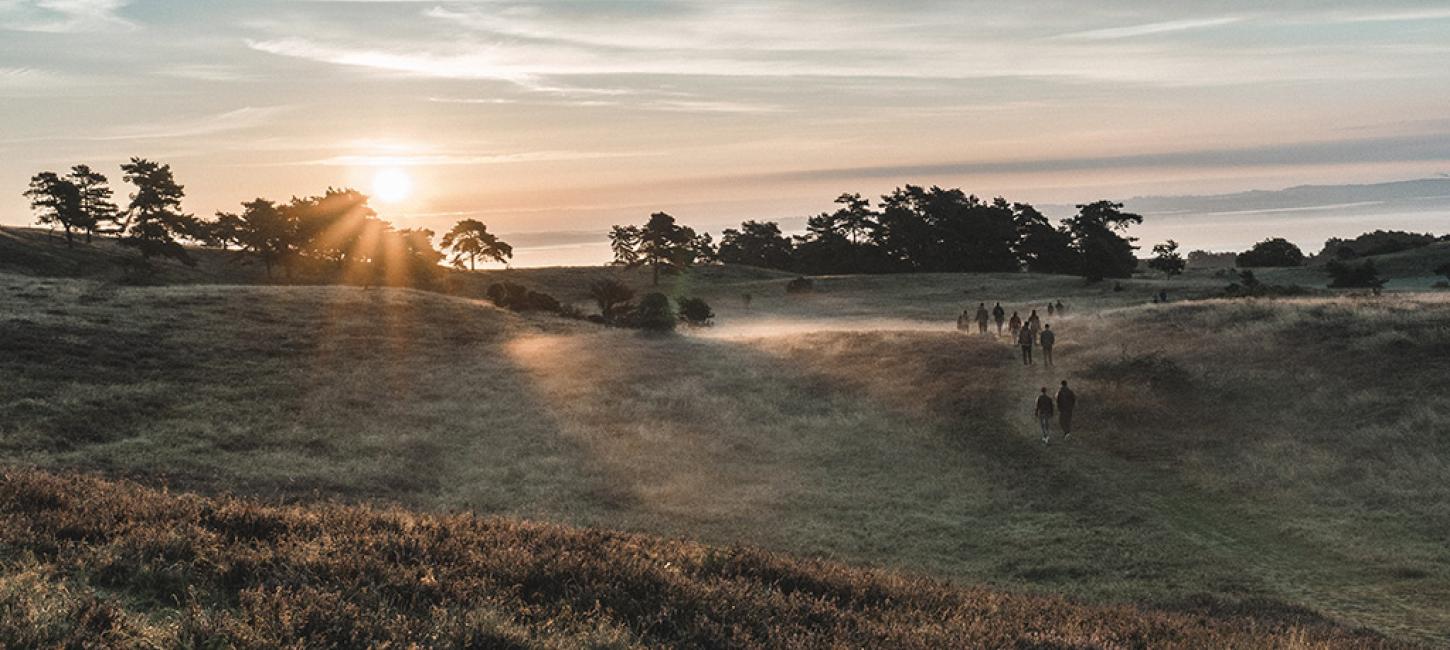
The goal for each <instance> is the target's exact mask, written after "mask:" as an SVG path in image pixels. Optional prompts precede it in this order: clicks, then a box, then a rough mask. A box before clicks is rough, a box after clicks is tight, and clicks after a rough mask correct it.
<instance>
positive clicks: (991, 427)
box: [0, 269, 1450, 645]
mask: <svg viewBox="0 0 1450 650" xmlns="http://www.w3.org/2000/svg"><path fill="white" fill-rule="evenodd" d="M615 273H618V272H616V271H608V270H600V269H593V270H586V269H554V270H539V271H523V270H521V271H506V272H490V273H488V274H484V273H480V274H478V276H479V277H465V278H464V280H463V282H465V283H479V284H486V283H487V282H489V281H493V280H495V279H497V278H499V277H508V278H511V279H514V280H517V281H523V282H526V283H529V284H530V285H532V286H535V287H537V288H541V289H544V290H547V291H550V292H551V293H555V294H556V295H559V296H560V297H561V298H564V299H566V300H582V292H580V291H579V290H578V289H577V287H578V286H579V284H581V283H582V281H583V280H585V279H587V278H592V277H598V276H600V275H603V274H615ZM623 277H625V279H627V280H628V281H630V282H632V283H635V284H641V285H642V284H643V282H644V279H643V276H642V274H625V275H623ZM789 278H790V276H788V275H784V274H779V273H773V272H768V271H759V270H752V269H706V270H704V271H703V272H698V273H694V274H691V275H689V276H686V277H682V278H674V279H671V280H670V281H669V283H668V286H667V287H666V289H667V290H668V291H670V292H672V293H674V294H676V295H700V296H704V297H706V298H707V299H708V300H710V301H711V302H712V304H714V305H715V307H716V312H717V314H718V315H719V317H718V319H717V320H718V324H717V326H716V327H715V328H711V329H709V330H702V331H699V332H692V333H686V334H685V335H682V336H677V337H671V338H648V337H641V336H638V335H636V334H634V333H631V332H627V331H620V330H608V329H602V328H598V327H596V326H593V325H590V324H587V323H582V322H574V321H565V320H559V319H554V318H550V317H542V316H540V317H520V316H518V315H515V314H511V313H508V312H504V311H501V310H497V309H495V308H493V307H491V306H489V305H487V304H486V303H481V302H478V301H475V300H471V299H467V298H461V297H450V296H444V295H439V294H433V293H425V292H418V291H411V290H398V289H366V290H365V289H360V288H355V287H309V286H295V287H278V286H239V285H212V284H184V285H170V286H157V287H123V286H116V285H114V284H110V283H107V282H104V281H98V280H93V279H85V278H80V279H77V278H65V279H58V278H45V277H32V276H18V275H0V372H3V373H4V376H6V377H7V378H8V379H7V381H6V382H5V383H4V385H3V386H0V427H3V431H0V451H3V453H4V455H5V457H6V458H7V459H9V462H10V463H11V464H13V465H17V466H37V467H40V468H44V469H47V470H53V471H68V470H72V469H81V470H88V471H95V472H100V473H103V474H105V475H107V476H112V477H130V478H134V479H138V480H141V481H142V482H144V483H147V484H151V485H157V484H161V483H166V484H168V485H170V486H172V488H173V489H182V490H195V491H199V492H203V493H208V494H218V493H231V494H237V495H242V496H247V497H258V498H261V499H264V500H269V501H277V500H280V501H287V502H298V503H312V502H315V501H317V500H318V499H341V500H344V501H350V502H364V501H366V502H383V503H394V504H398V505H401V506H405V507H410V508H416V509H421V510H424V511H435V512H440V511H453V510H466V511H469V512H475V513H481V514H487V515H501V516H509V517H524V518H528V519H532V520H537V521H544V522H556V523H561V524H569V525H583V526H595V527H602V528H608V529H617V530H625V531H635V532H641V533H650V534H660V535H666V536H682V537H688V538H690V539H694V540H699V541H701V542H704V543H707V544H714V545H731V544H737V543H744V544H750V545H755V546H759V547H762V548H765V549H769V550H771V551H779V552H786V553H791V554H794V555H796V556H802V557H812V558H825V559H827V560H831V561H844V562H849V563H852V564H865V565H872V566H876V567H882V568H886V569H891V570H900V571H905V572H907V573H909V574H919V575H926V576H932V577H936V578H941V579H947V580H950V581H952V582H955V583H958V584H965V585H981V586H986V587H990V588H994V589H1000V590H1004V591H1005V592H1007V593H1028V594H1061V595H1065V596H1068V597H1070V598H1074V599H1079V600H1081V601H1083V602H1090V603H1121V602H1133V603H1143V604H1148V605H1151V606H1154V607H1162V608H1167V609H1169V610H1173V611H1189V610H1192V608H1193V607H1195V606H1199V605H1201V604H1202V603H1205V602H1211V603H1216V604H1217V605H1215V607H1217V608H1218V609H1217V610H1215V611H1221V610H1223V609H1224V608H1230V609H1231V608H1232V607H1236V606H1237V605H1235V604H1242V608H1243V610H1244V611H1249V612H1254V613H1256V614H1258V615H1261V616H1277V615H1278V614H1277V613H1282V612H1295V611H1299V610H1297V609H1296V608H1299V607H1303V608H1307V609H1308V610H1312V611H1314V612H1318V613H1320V614H1323V615H1324V616H1326V617H1328V618H1330V619H1332V620H1335V621H1337V622H1339V623H1341V624H1345V625H1348V626H1351V627H1358V626H1363V627H1366V628H1369V629H1372V630H1375V631H1376V632H1378V633H1381V634H1385V635H1388V636H1389V637H1390V638H1393V639H1397V640H1403V641H1422V642H1428V643H1441V644H1443V643H1450V611H1447V609H1446V608H1445V607H1444V603H1445V602H1450V557H1447V555H1446V553H1445V547H1444V544H1445V535H1446V531H1450V481H1447V480H1445V479H1446V477H1450V436H1447V434H1446V432H1447V430H1450V395H1447V394H1445V393H1444V391H1442V390H1439V385H1440V384H1441V383H1442V381H1443V377H1444V376H1445V374H1446V372H1447V371H1450V327H1447V326H1446V323H1450V298H1447V297H1446V296H1445V295H1444V294H1434V293H1421V294H1406V293H1390V294H1386V295H1385V296H1382V297H1379V298H1356V297H1349V296H1328V297H1316V298H1305V299H1298V300H1281V301H1272V302H1270V301H1258V302H1256V301H1222V300H1201V301H1199V300H1196V301H1181V300H1180V301H1178V302H1175V303H1173V304H1169V305H1149V304H1145V303H1147V302H1148V301H1147V296H1148V295H1149V293H1150V292H1151V291H1153V290H1156V289H1158V288H1163V287H1166V288H1168V289H1169V290H1170V295H1172V296H1173V297H1174V298H1175V299H1178V298H1186V297H1190V296H1208V295H1210V294H1211V293H1212V292H1213V291H1214V290H1215V289H1217V288H1219V287H1220V286H1221V285H1222V282H1221V281H1219V280H1216V279H1213V278H1209V277H1202V276H1192V277H1188V278H1186V279H1178V280H1175V281H1173V282H1171V283H1165V282H1161V281H1156V280H1146V279H1144V280H1133V281H1127V282H1124V283H1123V284H1124V290H1123V291H1121V292H1119V291H1113V290H1112V287H1111V285H1108V286H1085V285H1083V284H1082V283H1081V282H1080V281H1079V280H1076V279H1072V278H1063V277H1052V276H1028V275H1000V276H980V275H936V276H890V277H837V278H821V279H818V280H817V286H818V291H817V292H815V293H812V294H804V295H788V294H786V293H785V292H784V289H783V286H784V283H785V282H786V281H787V280H788V279H789ZM744 293H750V294H752V296H754V299H753V300H752V301H751V306H750V308H749V309H746V308H745V306H744V304H743V301H742V300H741V299H740V296H741V295H742V294H744ZM1049 299H1051V300H1056V299H1061V300H1063V301H1064V302H1065V303H1067V304H1068V305H1070V306H1071V311H1070V314H1069V316H1067V317H1066V318H1063V319H1053V320H1050V321H1049V322H1052V323H1053V324H1054V329H1055V330H1058V331H1059V332H1060V334H1059V337H1060V345H1059V348H1058V357H1059V366H1058V368H1056V369H1055V370H1051V371H1049V370H1045V369H1043V368H1042V367H1041V366H1036V367H1032V368H1024V367H1022V366H1021V364H1020V361H1018V360H1017V358H1016V356H1015V353H1014V349H1013V348H1012V347H1011V346H1009V345H1007V344H1006V343H1005V342H1002V341H999V340H996V339H995V337H986V338H979V337H975V336H963V335H961V334H958V333H956V332H955V331H953V329H954V324H953V321H954V319H955V315H956V313H958V311H959V310H960V309H961V308H963V307H965V306H968V305H971V306H975V304H976V303H977V302H981V301H987V302H988V303H989V305H990V304H991V302H993V301H996V300H1002V301H1003V302H1004V303H1006V305H1007V306H1008V308H1009V310H1011V309H1023V310H1025V309H1026V308H1028V307H1029V306H1030V305H1034V304H1044V303H1045V302H1046V301H1047V300H1049ZM1024 313H1025V311H1024ZM1154 353H1156V356H1153V355H1154ZM1144 359H1149V360H1156V363H1153V364H1150V365H1149V366H1144V365H1143V363H1144ZM1145 367H1146V368H1148V370H1143V368H1145ZM1061 379H1068V380H1069V381H1071V382H1072V383H1073V384H1074V386H1075V387H1076V389H1077V391H1078V393H1079V395H1080V398H1081V407H1080V410H1079V414H1078V420H1079V429H1080V430H1079V432H1078V433H1077V435H1075V436H1074V440H1072V441H1071V442H1070V443H1068V444H1056V443H1055V444H1054V445H1052V446H1049V447H1044V446H1042V444H1041V443H1040V442H1038V441H1037V439H1036V435H1035V432H1034V431H1032V430H1031V429H1032V428H1033V423H1032V422H1030V419H1031V418H1030V409H1031V404H1032V399H1033V398H1034V396H1035V393H1036V390H1037V388H1038V387H1040V386H1054V385H1055V384H1056V383H1057V381H1059V380H1061ZM25 480H39V479H25ZM128 489H129V488H128ZM147 498H151V497H147ZM17 550H18V549H16V548H15V547H13V546H12V547H10V548H9V557H10V558H12V560H13V558H14V557H15V553H16V552H17ZM11 566H12V570H13V567H15V566H18V565H16V564H13V563H12V564H11ZM1003 597H1006V596H1003ZM631 625H632V624H627V625H625V627H630V626H631ZM944 638H950V637H944ZM1074 638H1076V637H1074ZM656 641H657V640H656ZM647 642H654V641H648V640H647ZM848 642H849V641H848ZM1084 643H1086V642H1084ZM1305 644H1307V645H1312V643H1309V642H1308V641H1306V642H1305ZM1286 645H1291V644H1286Z"/></svg>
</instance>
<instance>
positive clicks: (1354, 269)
mask: <svg viewBox="0 0 1450 650" xmlns="http://www.w3.org/2000/svg"><path fill="white" fill-rule="evenodd" d="M1324 270H1326V271H1329V277H1330V281H1329V287H1330V288H1331V289H1379V288H1380V287H1383V286H1385V281H1384V280H1383V279H1381V278H1380V274H1379V269H1376V268H1375V265H1374V260H1365V261H1364V262H1363V263H1362V264H1346V263H1344V262H1341V261H1339V260H1334V261H1332V262H1330V263H1329V264H1327V265H1325V267H1324Z"/></svg>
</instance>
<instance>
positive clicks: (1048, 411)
mask: <svg viewBox="0 0 1450 650" xmlns="http://www.w3.org/2000/svg"><path fill="white" fill-rule="evenodd" d="M1033 414H1034V415H1036V416H1037V424H1038V426H1040V427H1042V444H1044V445H1045V444H1048V437H1047V436H1048V434H1049V433H1051V432H1052V398H1051V397H1048V396H1047V387H1046V386H1043V387H1042V394H1041V395H1038V396H1037V408H1036V410H1035V411H1034V412H1033Z"/></svg>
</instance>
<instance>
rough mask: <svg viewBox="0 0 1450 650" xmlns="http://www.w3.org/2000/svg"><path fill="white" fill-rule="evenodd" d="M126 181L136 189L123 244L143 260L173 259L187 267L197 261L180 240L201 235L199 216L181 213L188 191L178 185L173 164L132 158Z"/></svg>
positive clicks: (127, 213) (124, 168)
mask: <svg viewBox="0 0 1450 650" xmlns="http://www.w3.org/2000/svg"><path fill="white" fill-rule="evenodd" d="M121 171H122V172H124V173H125V177H124V179H125V181H126V182H127V183H131V184H132V185H135V186H136V191H135V192H133V193H132V194H131V203H130V205H129V206H128V207H127V209H126V224H127V225H126V230H125V236H124V237H122V239H121V243H123V244H125V245H127V246H131V247H134V248H136V250H137V251H139V252H140V253H141V259H142V260H143V262H145V263H149V262H150V260H151V258H153V257H169V258H172V259H175V260H177V261H179V262H181V263H183V264H186V265H187V266H195V265H196V260H194V259H192V257H191V255H189V254H188V253H187V252H186V248H185V247H184V246H182V245H181V242H180V241H179V240H181V239H183V238H186V237H189V236H192V235H195V234H197V233H199V232H201V230H202V228H201V227H200V224H199V222H198V221H197V220H196V218H195V217H193V216H191V215H189V214H186V213H184V212H182V211H181V199H182V197H183V196H185V192H184V188H183V187H182V186H181V185H179V184H177V182H176V179H175V178H174V177H173V176H172V174H171V166H170V165H162V164H159V163H156V162H152V161H150V160H146V159H144V158H132V159H131V162H129V163H127V164H124V165H121Z"/></svg>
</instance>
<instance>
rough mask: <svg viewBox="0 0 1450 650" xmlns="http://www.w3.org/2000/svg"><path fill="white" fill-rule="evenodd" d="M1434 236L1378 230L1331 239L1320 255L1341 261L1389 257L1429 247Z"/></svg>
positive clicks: (1325, 244) (1433, 241)
mask: <svg viewBox="0 0 1450 650" xmlns="http://www.w3.org/2000/svg"><path fill="white" fill-rule="evenodd" d="M1435 241H1436V239H1435V236H1434V235H1431V234H1429V233H1424V234H1420V233H1413V232H1405V231H1403V230H1376V231H1374V232H1367V233H1364V234H1363V235H1360V236H1358V237H1355V238H1354V239H1348V240H1345V239H1339V238H1337V237H1336V238H1331V239H1330V240H1329V241H1326V242H1324V250H1322V251H1320V253H1319V254H1320V255H1322V256H1326V257H1330V256H1332V257H1335V258H1338V259H1341V260H1348V259H1354V258H1356V257H1369V256H1371V255H1387V254H1389V253H1398V252H1400V251H1407V250H1411V249H1415V248H1421V247H1424V246H1429V245H1430V244H1433V243H1435Z"/></svg>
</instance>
